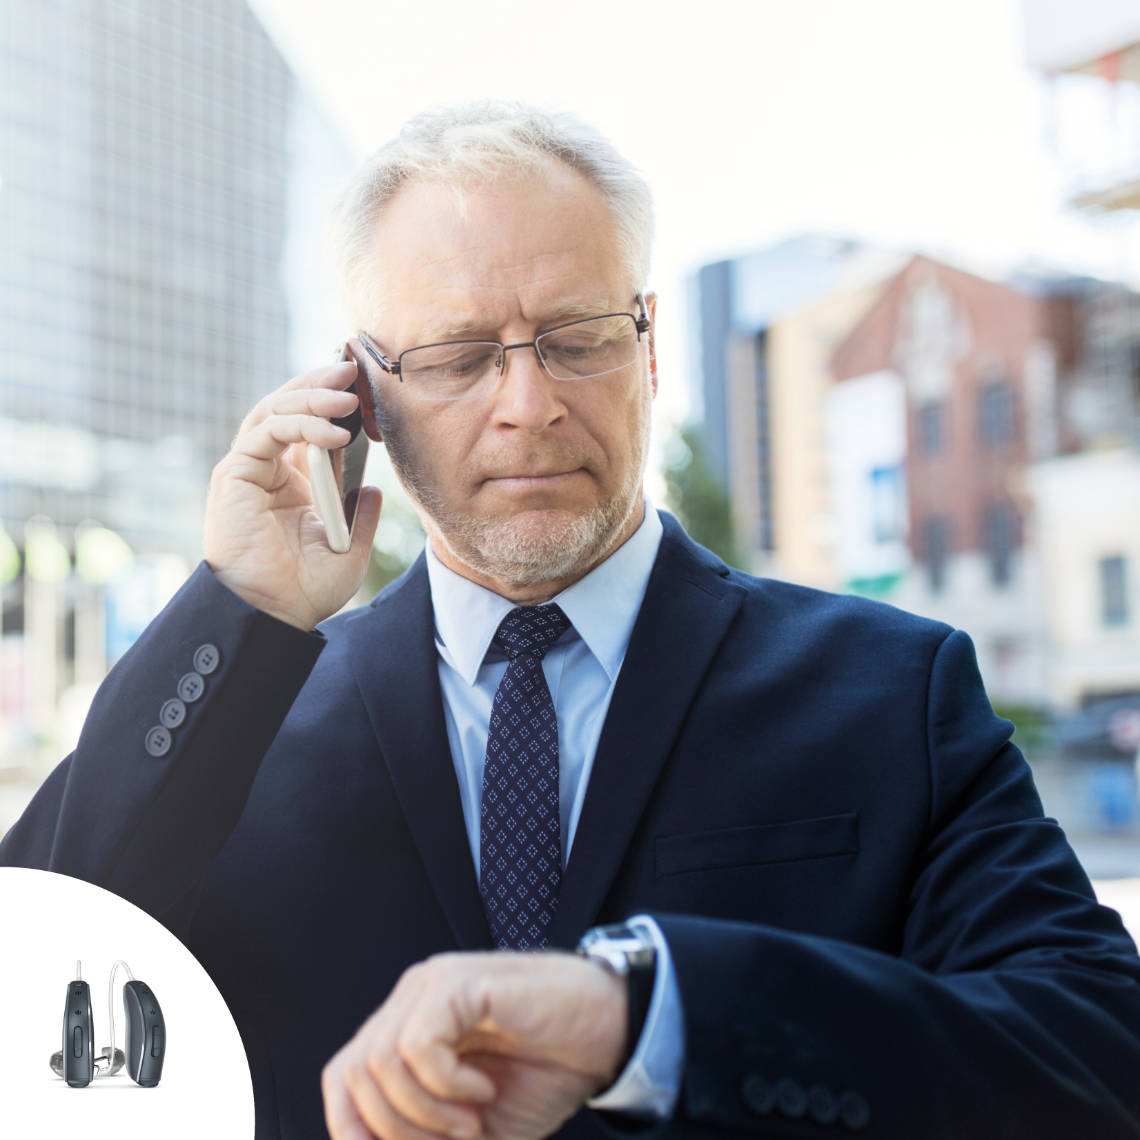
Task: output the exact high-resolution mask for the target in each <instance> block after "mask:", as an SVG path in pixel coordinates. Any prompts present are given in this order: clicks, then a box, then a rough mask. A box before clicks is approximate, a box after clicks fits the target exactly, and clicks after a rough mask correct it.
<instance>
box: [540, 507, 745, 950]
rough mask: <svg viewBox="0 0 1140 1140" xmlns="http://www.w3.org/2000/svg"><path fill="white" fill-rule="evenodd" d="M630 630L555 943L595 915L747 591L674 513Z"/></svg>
mask: <svg viewBox="0 0 1140 1140" xmlns="http://www.w3.org/2000/svg"><path fill="white" fill-rule="evenodd" d="M661 520H662V523H663V525H664V528H665V532H664V534H663V535H662V538H661V547H660V549H659V551H658V554H657V560H656V562H655V563H654V566H653V572H652V573H651V575H650V578H649V584H648V586H647V588H646V591H645V600H644V602H643V603H642V606H641V612H640V613H639V614H638V617H637V621H636V623H635V624H634V627H633V633H632V635H631V637H630V642H629V648H628V650H627V651H626V655H625V661H624V663H623V665H622V669H621V673H620V674H619V676H618V681H617V685H616V686H615V688H614V695H613V699H612V700H611V702H610V708H609V712H608V714H607V716H606V723H605V727H604V728H603V729H602V735H601V739H600V740H599V742H598V751H597V754H596V756H595V757H594V766H593V770H592V771H591V773H590V783H589V787H588V789H587V792H586V800H585V803H584V804H583V807H582V815H581V818H580V820H579V822H578V829H577V832H576V833H575V836H574V843H573V846H572V848H571V851H570V863H569V866H568V867H567V869H566V874H565V876H564V877H563V880H562V891H561V894H560V896H559V900H558V913H557V914H556V915H555V918H554V924H553V926H552V928H551V943H552V944H553V945H555V946H566V947H569V946H573V945H574V944H575V943H576V942H577V941H578V939H579V938H580V937H581V935H582V933H583V932H584V931H585V930H586V928H587V927H588V926H590V925H591V924H592V922H593V921H594V918H595V916H596V915H597V913H598V910H599V908H600V907H601V905H602V902H603V900H604V898H605V895H606V892H607V890H608V889H609V887H610V885H611V884H612V882H613V880H614V878H615V876H616V874H617V871H618V868H619V866H620V865H621V862H622V859H623V857H624V855H625V850H626V848H627V847H628V845H629V842H630V839H631V838H632V835H633V832H634V829H635V828H636V826H637V822H638V820H639V818H640V817H641V814H642V812H643V811H644V809H645V806H646V804H647V802H648V800H649V797H650V795H651V794H652V792H653V788H654V786H655V785H656V783H657V779H658V777H659V776H660V774H661V770H662V768H663V766H664V764H665V760H666V758H667V756H668V755H669V751H670V748H671V747H672V744H673V740H674V739H675V737H676V735H677V733H678V732H679V731H680V727H681V724H682V722H683V720H684V718H685V716H686V714H687V713H688V710H689V706H690V704H691V703H692V701H693V698H694V696H695V695H696V693H697V690H698V688H699V686H700V684H701V681H702V679H703V678H704V676H705V673H706V671H707V670H708V667H709V663H710V661H711V660H712V658H713V655H714V654H715V652H716V649H717V646H718V645H719V644H720V642H721V641H722V639H723V638H724V635H725V633H726V632H727V631H728V628H729V626H730V624H731V623H732V620H733V618H734V617H735V616H736V612H737V610H738V609H739V608H740V603H741V600H742V599H743V597H744V592H743V590H741V589H740V588H739V587H738V586H736V585H734V584H733V583H731V582H729V581H728V580H727V578H726V575H727V574H728V569H727V567H725V565H724V564H723V563H722V562H720V561H719V559H715V558H713V557H712V556H711V555H709V554H708V552H707V551H705V550H703V549H702V548H701V547H699V546H697V545H696V544H695V543H693V542H692V541H691V540H690V539H689V537H688V536H687V535H686V534H685V532H684V531H683V530H682V529H681V527H680V525H679V524H678V523H677V522H676V520H675V519H673V518H672V516H670V515H668V514H664V513H662V515H661Z"/></svg>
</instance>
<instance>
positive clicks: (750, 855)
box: [655, 811, 859, 877]
mask: <svg viewBox="0 0 1140 1140" xmlns="http://www.w3.org/2000/svg"><path fill="white" fill-rule="evenodd" d="M858 850H859V814H858V812H853V811H851V812H843V813H842V814H841V815H828V816H822V817H820V818H819V819H796V820H790V821H789V822H787V823H762V824H758V825H756V826H755V827H730V828H728V829H726V830H721V831H694V832H690V833H689V834H687V835H666V836H661V837H660V838H658V839H657V841H656V851H655V855H656V863H657V875H658V877H660V876H662V875H678V874H681V873H682V872H684V871H711V870H715V869H716V868H718V867H746V866H748V865H749V864H753V863H786V862H790V861H793V860H797V859H826V858H828V857H830V856H833V855H852V854H854V853H855V852H857V851H858Z"/></svg>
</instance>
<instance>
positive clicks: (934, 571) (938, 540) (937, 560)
mask: <svg viewBox="0 0 1140 1140" xmlns="http://www.w3.org/2000/svg"><path fill="white" fill-rule="evenodd" d="M949 557H950V520H949V519H948V518H945V517H943V516H942V515H935V516H933V517H932V518H928V519H927V520H926V521H925V522H924V523H923V524H922V560H923V561H924V562H925V563H926V572H927V574H928V575H929V579H930V590H931V593H934V594H940V593H941V592H942V590H943V589H944V588H945V586H946V562H947V560H948V559H949Z"/></svg>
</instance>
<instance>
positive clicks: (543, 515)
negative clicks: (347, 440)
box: [383, 390, 651, 588]
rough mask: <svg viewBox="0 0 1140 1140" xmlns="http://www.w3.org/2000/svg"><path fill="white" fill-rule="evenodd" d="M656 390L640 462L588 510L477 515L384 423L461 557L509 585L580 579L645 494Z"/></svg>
mask: <svg viewBox="0 0 1140 1140" xmlns="http://www.w3.org/2000/svg"><path fill="white" fill-rule="evenodd" d="M650 408H651V396H650V395H649V392H648V390H647V391H646V394H645V407H644V408H643V409H642V411H643V415H642V417H641V422H642V427H641V428H640V430H639V435H640V437H641V438H640V439H639V440H638V453H639V455H638V462H637V463H636V464H631V467H630V471H629V473H628V475H627V477H626V479H625V481H624V482H623V484H622V486H621V487H619V488H618V490H617V492H616V494H615V495H614V496H613V498H612V499H611V500H610V501H609V502H607V503H603V504H601V505H599V506H596V507H592V508H590V509H589V510H587V511H585V512H584V513H582V514H574V513H573V512H571V511H568V510H538V511H520V512H519V513H518V514H516V515H513V516H512V517H510V518H505V519H502V518H478V517H476V516H473V515H470V514H465V513H463V512H460V511H457V510H455V509H454V508H453V507H451V506H449V505H448V504H447V503H446V502H445V501H444V500H443V498H442V497H441V496H440V495H439V494H438V492H437V491H436V489H435V488H434V487H432V486H429V485H428V483H427V481H426V480H425V479H424V477H423V475H422V473H421V472H420V470H419V469H418V466H417V465H416V463H415V461H414V460H412V459H411V457H410V456H409V455H408V454H407V451H406V449H405V448H404V446H403V441H402V440H401V439H400V436H399V432H398V431H396V432H392V427H393V425H392V424H386V425H383V432H384V441H385V443H386V444H387V447H388V456H389V458H390V459H391V461H392V467H393V468H394V469H395V472H396V475H397V477H398V478H399V480H400V483H401V485H402V486H403V488H404V490H405V491H406V492H407V494H408V497H409V498H410V499H411V500H412V502H413V503H414V504H415V506H416V508H417V509H418V510H419V512H420V514H421V516H422V517H423V519H424V524H425V528H426V529H428V531H429V532H430V533H432V534H435V535H438V536H439V538H440V540H441V541H442V542H443V544H444V546H446V548H447V550H448V552H449V553H450V554H451V555H452V557H453V558H454V559H455V560H456V561H457V562H459V563H461V564H462V565H465V566H469V567H470V568H471V569H472V570H474V571H476V573H478V574H480V575H483V576H485V577H490V578H496V579H498V580H499V581H501V582H503V583H505V584H507V585H509V586H511V587H516V588H518V587H530V586H536V585H539V584H541V583H543V582H555V581H564V580H566V579H570V580H572V581H573V580H576V579H577V578H580V577H582V576H583V575H584V574H585V573H586V572H587V571H588V570H590V569H591V568H592V567H593V566H594V565H595V564H596V563H597V562H600V561H601V560H602V558H603V556H607V555H608V554H609V553H610V547H611V545H612V543H613V541H614V539H615V538H616V537H617V536H618V535H619V534H621V533H622V531H623V530H624V528H625V526H626V524H627V523H628V522H629V520H630V518H631V517H632V516H633V514H634V512H635V511H636V510H637V507H638V505H639V504H640V502H641V501H642V489H641V487H642V479H643V477H644V473H645V465H646V462H647V460H648V455H649V424H650Z"/></svg>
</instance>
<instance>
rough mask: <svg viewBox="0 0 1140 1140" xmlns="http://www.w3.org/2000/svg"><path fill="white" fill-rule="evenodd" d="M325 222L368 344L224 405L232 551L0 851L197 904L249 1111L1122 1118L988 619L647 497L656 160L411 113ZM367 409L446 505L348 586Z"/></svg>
mask: <svg viewBox="0 0 1140 1140" xmlns="http://www.w3.org/2000/svg"><path fill="white" fill-rule="evenodd" d="M337 232H338V235H339V248H340V249H341V252H342V255H343V256H342V265H343V272H344V280H345V284H346V299H347V302H348V308H349V312H350V315H351V318H352V321H353V326H354V327H355V328H357V329H359V330H360V331H359V333H358V334H357V336H355V337H354V338H353V339H352V341H351V342H350V344H349V348H350V350H351V353H352V355H353V357H354V361H348V362H345V363H343V364H338V365H336V366H333V367H326V368H318V369H315V370H313V371H312V372H309V373H306V374H305V375H302V376H299V377H297V378H296V379H294V380H292V381H290V382H289V383H288V384H286V385H285V386H284V387H282V388H280V389H279V390H277V391H276V392H274V393H272V394H271V395H269V396H267V397H266V398H265V399H264V400H262V401H261V403H260V404H258V406H257V407H256V408H255V409H254V410H253V411H252V412H251V413H250V415H249V416H248V417H247V419H246V420H245V422H244V423H243V424H242V427H241V430H240V432H239V434H238V436H237V438H236V440H235V442H234V445H233V448H232V450H231V452H230V453H229V454H228V455H227V456H226V457H225V458H224V459H223V460H222V461H221V462H220V463H219V464H218V466H217V468H216V470H215V472H214V475H213V479H212V482H211V487H210V494H209V502H208V508H207V526H206V539H205V554H206V560H205V562H204V564H203V565H202V566H200V567H199V568H198V570H197V571H196V572H195V573H194V575H193V576H192V577H191V579H190V580H189V581H188V582H187V584H186V586H185V587H184V588H183V589H182V591H181V592H180V593H179V595H178V596H177V597H176V598H175V599H174V601H173V602H172V603H171V604H170V606H169V607H168V608H167V609H166V610H165V611H164V612H163V613H162V614H161V615H159V617H158V618H157V619H156V620H155V622H154V623H153V624H152V626H151V627H150V628H149V629H148V630H147V631H146V633H145V634H144V635H143V637H142V638H141V639H140V641H139V642H138V644H137V645H136V646H135V647H134V648H133V649H132V650H131V652H130V653H129V654H128V655H127V656H126V657H125V658H124V659H123V661H122V662H120V664H119V665H118V666H117V667H116V668H115V669H114V670H113V672H112V673H111V675H110V676H109V677H108V679H107V681H106V683H105V684H104V686H103V687H102V689H101V690H100V693H99V695H98V697H97V699H96V701H95V704H94V706H93V708H92V711H91V714H90V717H89V720H88V723H87V725H86V727H85V730H84V733H83V737H82V739H81V741H80V744H79V747H78V749H77V751H76V752H75V754H74V755H73V756H71V757H70V758H69V759H68V760H67V761H65V762H64V763H63V764H62V765H61V766H60V767H59V768H58V769H57V770H56V772H55V773H54V774H53V775H52V776H51V777H50V778H49V779H48V780H47V782H46V783H45V785H44V787H43V788H42V789H41V791H40V792H39V794H38V795H37V797H36V799H35V801H34V802H33V804H32V805H31V806H30V808H29V809H28V811H27V813H26V814H25V816H24V817H23V819H22V820H21V821H20V822H19V823H18V824H17V825H16V827H15V828H14V829H13V831H12V832H11V833H10V834H9V835H8V837H7V839H6V840H5V843H4V846H3V851H2V856H3V859H4V861H6V862H9V863H17V864H22V865H27V866H39V867H47V868H50V869H52V870H56V871H61V872H63V873H66V874H71V875H76V876H80V877H82V878H86V879H90V880H91V881H93V882H96V883H100V884H102V885H104V886H106V887H108V888H109V889H111V890H114V891H117V892H119V893H120V894H122V895H124V896H125V897H127V898H130V899H132V900H134V901H135V902H137V903H138V904H139V905H140V906H143V907H145V908H147V909H148V910H150V911H151V912H152V913H153V914H155V915H157V916H158V917H159V918H161V919H162V920H163V921H164V922H166V923H167V924H168V925H169V926H170V927H171V928H172V929H174V930H176V931H177V932H179V933H180V934H181V936H182V937H183V938H184V939H185V941H186V942H187V944H188V945H189V946H190V948H191V949H192V950H193V951H194V952H195V953H196V954H197V955H198V956H199V957H200V959H201V961H202V962H203V964H204V965H205V966H206V967H207V969H208V970H209V971H210V973H211V974H212V976H213V977H214V978H215V980H216V981H217V983H218V985H219V987H220V989H221V990H222V993H223V994H224V996H225V997H226V999H227V1001H228V1002H229V1004H230V1007H231V1009H232V1010H233V1013H234V1017H235V1019H236V1020H237V1023H238V1025H239V1027H240V1029H241V1032H242V1036H243V1039H244V1041H245V1044H246V1048H247V1051H248V1055H249V1058H250V1064H251V1069H252V1074H253V1081H254V1089H255V1094H256V1101H257V1120H258V1137H259V1138H268V1137H273V1136H283V1137H290V1138H296V1137H312V1136H315V1135H318V1134H319V1133H320V1131H321V1128H322V1121H323V1122H324V1123H325V1124H327V1127H328V1130H329V1132H330V1134H331V1135H332V1137H334V1140H362V1138H364V1137H368V1136H373V1135H375V1136H380V1137H391V1138H400V1140H403V1138H421V1137H428V1136H453V1137H477V1136H486V1137H520V1138H521V1137H538V1136H543V1135H547V1134H549V1133H551V1132H554V1131H555V1130H556V1129H559V1128H560V1127H561V1128H562V1131H561V1132H560V1133H559V1134H560V1135H565V1136H574V1137H587V1136H593V1135H601V1134H603V1133H604V1132H607V1131H640V1130H648V1131H654V1130H659V1131H669V1132H672V1133H675V1134H676V1135H680V1136H714V1135H717V1136H719V1135H737V1134H739V1133H742V1132H755V1133H757V1134H758V1135H770V1136H790V1135H795V1136H824V1135H829V1134H838V1135H845V1134H848V1133H850V1132H852V1131H862V1132H863V1134H864V1135H867V1136H874V1137H884V1138H886V1137H890V1138H900V1140H901V1138H904V1137H905V1138H913V1137H918V1136H924V1137H954V1138H959V1137H962V1136H967V1135H969V1136H971V1137H977V1138H983V1137H992V1138H997V1137H1015V1136H1016V1137H1022V1136H1024V1137H1030V1136H1032V1137H1034V1138H1035V1140H1044V1138H1055V1140H1072V1138H1074V1137H1078V1136H1080V1137H1096V1138H1097V1140H1110V1138H1115V1137H1137V1136H1140V1091H1138V1090H1140V1080H1138V1079H1137V1074H1138V1073H1140V961H1138V959H1137V957H1136V954H1135V948H1134V946H1133V945H1132V943H1131V941H1130V940H1129V938H1128V936H1127V935H1126V934H1125V932H1124V930H1123V929H1122V927H1121V925H1120V922H1119V920H1118V918H1117V916H1116V915H1115V914H1114V913H1113V912H1111V911H1107V910H1105V909H1103V908H1100V907H1098V905H1097V904H1096V901H1095V899H1094V897H1093V894H1092V891H1091V889H1090V887H1089V883H1088V880H1087V878H1086V877H1085V875H1084V873H1083V872H1082V870H1081V868H1080V866H1079V865H1078V863H1077V860H1076V859H1075V857H1074V855H1073V853H1072V851H1071V850H1070V848H1069V847H1068V845H1067V843H1066V841H1065V838H1064V836H1063V834H1062V833H1061V831H1060V830H1059V829H1058V827H1057V826H1056V824H1055V823H1054V822H1053V821H1052V820H1049V819H1046V818H1043V817H1042V815H1041V808H1040V803H1039V800H1038V798H1037V795H1036V793H1035V791H1034V788H1033V783H1032V779H1031V777H1030V774H1029V770H1028V768H1027V766H1026V764H1025V762H1024V760H1023V759H1022V757H1021V756H1020V754H1019V753H1018V752H1017V750H1016V749H1015V748H1014V747H1013V746H1012V745H1011V744H1010V742H1009V734H1010V727H1011V726H1010V725H1009V724H1008V722H1006V721H1003V720H1000V719H998V718H997V717H995V716H994V714H993V712H992V710H991V709H990V706H989V703H988V701H987V700H986V697H985V694H984V692H983V690H982V687H981V683H980V680H979V677H978V674H977V669H976V664H975V660H974V655H973V651H972V647H971V644H970V641H969V639H968V638H967V637H966V636H965V635H964V634H963V633H961V632H957V631H954V630H951V629H950V628H948V627H946V626H944V625H941V624H938V623H935V622H931V621H927V620H924V619H922V618H918V617H914V616H912V615H909V614H906V613H903V612H900V611H898V610H895V609H892V608H890V607H886V606H882V605H876V604H873V603H869V602H866V601H862V600H858V599H854V598H846V597H839V596H833V595H828V594H825V593H821V592H818V591H813V590H808V589H804V588H800V587H796V586H793V585H789V584H785V583H779V582H774V581H766V580H758V579H754V578H751V577H749V576H748V575H746V574H743V573H740V572H738V571H736V570H731V569H729V568H728V567H726V566H725V565H723V564H722V563H721V562H720V561H719V560H718V559H716V558H715V557H713V556H712V555H710V554H709V553H708V552H707V551H705V550H703V549H701V548H700V547H698V546H696V545H695V544H694V543H693V542H692V541H691V540H690V539H689V538H688V537H687V536H686V535H685V534H684V532H683V531H682V530H681V528H680V527H679V526H678V525H677V523H676V522H675V521H674V520H673V519H672V518H670V517H669V516H668V515H665V514H659V513H658V512H656V511H654V510H652V509H647V507H646V502H645V499H644V497H643V491H642V477H643V473H644V468H645V462H646V450H647V442H648V433H649V421H650V406H651V400H652V398H653V395H654V394H655V392H656V389H657V370H656V362H655V358H654V347H653V344H654V342H653V322H654V318H655V298H654V296H653V295H652V294H651V293H646V292H645V291H644V285H645V276H646V272H647V263H648V249H649V235H650V215H649V201H648V194H647V192H646V190H645V187H644V185H643V183H642V182H641V181H640V179H639V178H638V177H637V175H636V174H635V172H634V171H633V170H632V169H631V168H630V167H629V165H628V164H627V163H626V162H625V161H624V160H623V159H622V158H621V157H620V156H619V155H618V154H617V153H616V152H615V151H614V150H613V148H612V147H611V146H610V145H609V144H608V143H606V142H605V140H603V139H602V138H600V137H599V136H598V135H597V134H596V133H595V132H594V131H592V130H591V129H589V128H587V127H585V126H583V125H582V124H580V123H578V122H576V121H574V120H573V119H571V118H569V117H566V116H548V115H544V114H540V113H538V112H535V111H531V110H529V109H527V108H520V107H515V106H499V105H478V106H475V107H468V108H462V109H460V110H458V111H454V112H445V113H440V114H433V115H427V116H422V117H420V118H419V119H416V120H413V122H412V123H410V124H409V125H408V126H407V127H406V128H405V130H404V132H403V133H402V135H401V136H400V138H399V139H397V140H395V141H394V142H392V143H390V144H389V145H388V146H386V147H385V148H383V149H382V150H381V151H380V152H379V153H378V155H377V156H376V157H375V158H374V159H373V160H372V162H371V163H370V165H369V166H368V167H367V168H366V169H365V170H364V171H363V172H362V174H361V176H360V177H359V179H358V180H357V182H356V183H355V185H354V188H353V189H352V190H350V191H349V193H348V194H347V195H346V198H345V200H344V203H343V206H342V209H341V212H340V219H339V227H338V231H337ZM350 388H351V389H353V391H346V390H347V389H350ZM358 401H359V403H358ZM358 408H359V411H360V412H361V415H362V418H363V421H364V423H365V425H366V427H367V430H368V431H369V433H370V434H371V435H372V436H373V437H374V438H380V437H382V438H383V440H384V442H385V444H386V445H387V447H388V450H389V453H390V455H391V457H392V462H393V464H394V466H395V468H396V471H397V473H398V474H399V477H400V479H401V481H402V483H403V485H404V486H405V487H406V488H407V490H408V492H409V494H410V495H411V496H412V498H413V499H414V501H415V503H416V505H417V507H418V509H419V511H420V513H421V516H422V518H423V521H424V525H425V527H426V529H427V532H428V543H427V546H426V549H425V551H424V555H423V557H421V558H420V559H419V560H418V561H417V563H416V564H415V565H414V566H413V567H412V568H411V569H410V570H409V571H408V572H407V573H406V574H405V575H404V576H403V577H402V578H401V579H400V580H399V581H398V582H396V583H394V584H393V585H392V586H391V587H389V588H388V589H387V590H385V591H384V592H383V593H382V594H380V595H379V597H377V598H376V599H375V600H374V601H373V602H372V604H371V605H369V606H367V607H365V608H362V609H359V610H355V611H352V612H349V613H347V614H342V615H339V616H337V617H333V618H330V615H331V614H334V613H336V612H337V611H338V610H339V609H340V607H341V606H342V605H343V604H344V603H345V601H346V600H347V599H348V598H349V597H351V595H352V594H353V592H354V591H355V590H356V589H357V587H358V585H359V583H360V581H361V578H362V576H363V573H364V569H365V565H366V562H367V558H368V551H369V548H370V545H371V539H372V535H373V532H374V530H375V526H376V523H377V518H378V515H379V495H378V493H377V492H375V491H374V490H366V491H365V492H364V493H363V494H362V496H361V499H360V502H359V508H358V514H357V518H356V524H355V534H354V538H353V542H352V547H351V549H350V551H349V552H348V553H347V554H344V555H338V554H334V553H332V551H331V550H330V549H329V548H328V546H327V544H326V542H325V533H324V530H323V527H322V525H321V523H320V521H319V519H318V517H317V515H316V513H315V511H314V509H313V505H312V504H313V500H312V494H311V488H310V484H309V480H308V477H307V467H306V466H305V463H304V459H303V449H304V445H306V444H316V445H318V446H319V447H322V448H326V449H335V448H338V447H340V446H343V445H344V443H345V442H346V439H347V432H346V431H345V430H343V429H342V428H340V427H337V426H335V425H334V424H332V423H331V422H330V420H331V419H334V418H336V417H343V416H345V415H346V414H348V413H350V412H352V411H354V410H356V409H358ZM172 702H173V703H172ZM156 730H157V731H156ZM590 928H593V929H590ZM580 940H581V941H582V949H583V950H584V953H582V954H579V955H575V954H573V953H570V952H567V951H570V950H571V949H572V948H573V947H575V946H576V945H577V944H578V943H579V942H580ZM544 947H545V948H549V952H546V953H535V952H534V951H536V950H539V949H541V948H544Z"/></svg>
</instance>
